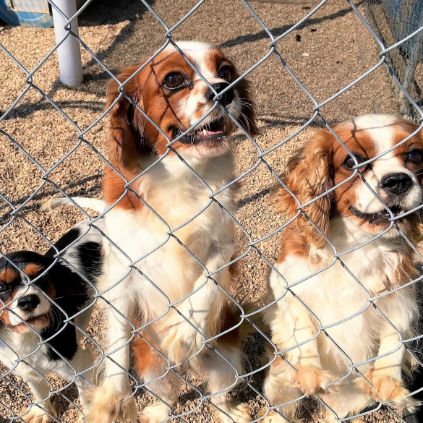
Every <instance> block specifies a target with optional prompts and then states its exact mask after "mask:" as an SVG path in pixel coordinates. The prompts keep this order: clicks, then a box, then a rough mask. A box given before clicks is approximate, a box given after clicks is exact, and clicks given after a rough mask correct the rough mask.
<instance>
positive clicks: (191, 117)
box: [167, 41, 241, 154]
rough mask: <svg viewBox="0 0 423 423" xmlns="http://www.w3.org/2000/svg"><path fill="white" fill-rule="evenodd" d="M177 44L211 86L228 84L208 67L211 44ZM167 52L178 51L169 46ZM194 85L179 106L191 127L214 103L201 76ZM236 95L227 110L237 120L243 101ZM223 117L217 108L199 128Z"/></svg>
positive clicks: (192, 148)
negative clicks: (210, 99) (207, 95)
mask: <svg viewBox="0 0 423 423" xmlns="http://www.w3.org/2000/svg"><path fill="white" fill-rule="evenodd" d="M176 44H177V46H178V47H179V48H180V49H181V50H182V51H183V52H184V54H186V55H187V56H188V59H189V60H190V61H192V63H193V65H194V66H195V67H196V68H197V69H198V71H199V72H200V74H201V76H202V77H203V78H205V79H206V80H207V82H208V83H209V84H210V85H212V84H217V83H220V82H226V81H225V80H224V79H222V78H220V77H219V76H218V75H217V74H216V71H215V70H214V69H213V70H212V69H210V68H209V66H208V63H207V58H208V56H209V51H210V49H211V48H212V46H211V45H210V44H207V43H202V42H198V41H178V42H177V43H176ZM167 50H169V51H172V50H174V51H176V49H175V47H174V46H173V45H169V46H168V47H167ZM193 83H194V88H195V89H194V90H192V93H190V94H189V95H187V96H186V97H185V98H184V99H183V100H182V102H181V104H180V105H179V111H180V112H182V115H184V116H185V117H186V118H187V120H188V122H189V125H190V126H195V125H196V124H197V123H198V121H199V120H200V119H201V118H202V117H203V116H206V115H207V113H209V112H210V110H211V109H212V108H213V102H212V103H210V102H209V101H208V100H207V99H206V97H205V96H204V94H205V93H206V91H207V84H206V83H205V82H204V80H203V79H202V78H201V77H200V76H199V75H196V76H195V77H194V81H193ZM234 94H235V96H234V100H233V101H232V102H231V103H230V104H229V105H228V106H227V110H228V112H229V114H230V115H231V116H233V117H234V118H236V117H238V116H239V114H240V111H241V101H240V98H239V95H238V94H237V93H236V90H235V92H234ZM223 115H224V112H223V111H222V109H221V108H220V107H217V108H215V110H214V111H213V112H212V113H210V114H209V115H208V116H207V117H206V118H205V119H204V120H202V121H201V123H199V124H198V127H202V126H204V125H205V124H207V123H209V122H212V121H213V120H215V119H217V118H219V117H220V116H223ZM200 147H201V146H193V147H191V148H190V150H192V152H191V154H196V153H198V150H199V149H200Z"/></svg>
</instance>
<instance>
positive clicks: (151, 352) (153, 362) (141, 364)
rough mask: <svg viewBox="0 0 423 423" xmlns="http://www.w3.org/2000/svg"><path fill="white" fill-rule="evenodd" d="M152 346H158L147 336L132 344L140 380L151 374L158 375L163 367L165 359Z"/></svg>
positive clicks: (137, 339) (138, 338)
mask: <svg viewBox="0 0 423 423" xmlns="http://www.w3.org/2000/svg"><path fill="white" fill-rule="evenodd" d="M147 341H148V342H147ZM151 345H154V346H156V345H155V344H154V343H153V342H152V340H151V339H150V338H149V337H148V336H147V335H145V334H143V335H142V337H141V336H138V337H137V338H136V339H135V341H134V342H133V343H132V352H133V356H134V367H135V371H136V372H137V374H138V376H140V378H142V377H143V376H144V375H146V374H147V373H149V372H153V373H157V372H156V370H158V369H160V368H161V367H162V366H163V363H164V359H163V358H162V357H161V356H160V354H159V353H158V352H157V351H156V350H155V349H154V348H153V347H152V346H151ZM156 347H157V346H156Z"/></svg>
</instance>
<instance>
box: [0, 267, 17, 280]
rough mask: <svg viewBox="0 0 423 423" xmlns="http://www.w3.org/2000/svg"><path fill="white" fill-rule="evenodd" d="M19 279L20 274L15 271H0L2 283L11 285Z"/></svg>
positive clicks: (8, 268) (8, 269)
mask: <svg viewBox="0 0 423 423" xmlns="http://www.w3.org/2000/svg"><path fill="white" fill-rule="evenodd" d="M18 277H19V274H18V272H17V271H16V270H15V269H11V268H10V267H6V268H4V269H2V270H0V281H1V282H3V283H11V282H13V281H14V280H15V279H16V278H18Z"/></svg>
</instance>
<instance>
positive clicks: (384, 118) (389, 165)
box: [346, 114, 422, 213]
mask: <svg viewBox="0 0 423 423" xmlns="http://www.w3.org/2000/svg"><path fill="white" fill-rule="evenodd" d="M398 122H399V118H398V116H395V115H390V114H368V115H362V116H359V117H357V118H354V119H353V120H352V121H351V123H346V124H349V125H351V126H353V127H354V128H355V130H357V131H365V132H366V134H368V135H369V136H370V137H371V139H372V140H373V142H374V147H375V149H376V154H377V155H379V154H383V156H382V157H380V158H379V159H377V160H376V161H375V162H374V163H373V165H372V169H371V170H369V171H368V172H366V175H365V181H366V182H367V184H368V186H366V184H364V183H362V184H361V186H360V187H359V188H358V189H357V191H356V193H357V204H356V207H357V209H358V210H360V211H362V212H364V213H374V212H380V211H382V210H384V208H385V207H384V204H386V203H384V200H385V199H386V198H387V194H386V192H385V191H384V190H383V189H382V188H381V187H380V186H379V185H380V182H381V180H382V178H383V177H384V176H385V175H387V174H390V173H406V174H407V175H409V176H410V177H411V179H412V181H413V187H412V189H411V190H410V191H409V192H408V194H407V196H406V197H405V198H403V199H402V200H401V201H402V203H401V205H403V207H404V208H407V209H411V208H414V207H416V206H418V205H419V203H420V202H421V200H422V190H421V187H420V184H419V182H418V181H417V178H416V177H415V175H414V174H413V172H410V171H409V170H408V169H407V168H406V167H405V166H404V163H403V162H402V161H400V160H399V159H398V158H397V157H395V149H394V150H392V151H389V152H388V150H389V149H391V148H392V147H394V145H395V138H394V136H395V129H396V128H395V125H397V124H398ZM369 187H370V188H369ZM375 193H376V194H377V195H375ZM381 200H382V201H381Z"/></svg>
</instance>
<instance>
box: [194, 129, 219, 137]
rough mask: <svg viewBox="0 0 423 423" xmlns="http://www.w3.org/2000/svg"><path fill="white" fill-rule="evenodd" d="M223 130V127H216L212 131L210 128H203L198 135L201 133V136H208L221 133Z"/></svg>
mask: <svg viewBox="0 0 423 423" xmlns="http://www.w3.org/2000/svg"><path fill="white" fill-rule="evenodd" d="M223 132H224V131H223V129H217V130H215V131H212V130H211V129H205V128H203V129H201V130H200V131H199V132H198V135H201V136H203V137H209V136H210V135H218V134H223Z"/></svg>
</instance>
